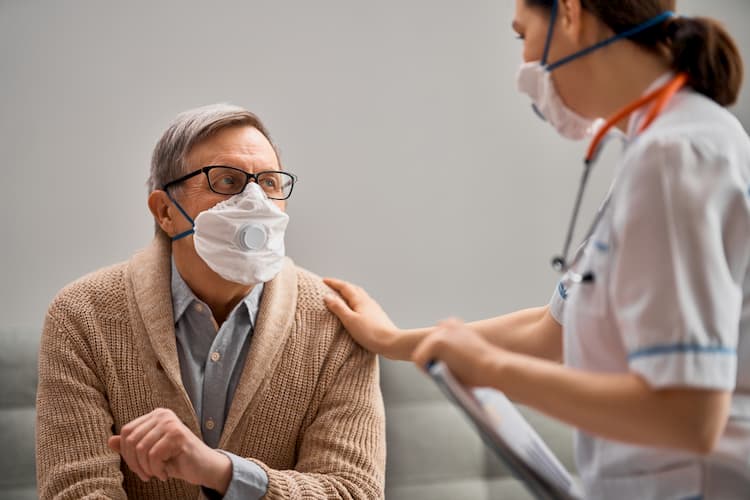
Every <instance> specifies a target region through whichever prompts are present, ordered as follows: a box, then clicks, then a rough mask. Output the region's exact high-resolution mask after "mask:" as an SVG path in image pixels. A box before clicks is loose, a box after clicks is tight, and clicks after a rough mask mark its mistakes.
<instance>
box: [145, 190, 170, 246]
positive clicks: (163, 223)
mask: <svg viewBox="0 0 750 500" xmlns="http://www.w3.org/2000/svg"><path fill="white" fill-rule="evenodd" d="M148 209H149V210H151V214H153V216H154V220H156V223H157V224H159V227H161V229H162V231H164V232H165V233H167V234H168V235H169V236H174V234H175V230H176V227H175V220H174V213H175V210H172V200H170V199H169V196H167V193H166V192H164V191H162V190H160V189H157V190H156V191H152V192H151V194H150V195H148Z"/></svg>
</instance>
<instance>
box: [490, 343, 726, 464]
mask: <svg viewBox="0 0 750 500" xmlns="http://www.w3.org/2000/svg"><path fill="white" fill-rule="evenodd" d="M496 359H497V362H496V363H495V362H493V364H492V366H491V368H490V370H491V371H492V372H493V373H492V380H493V381H496V383H495V384H493V385H495V386H496V387H497V388H498V389H500V390H502V391H503V392H505V393H506V394H507V395H508V397H510V398H511V399H513V400H514V401H516V402H519V403H522V404H525V405H528V406H531V407H533V408H536V409H537V410H539V411H541V412H543V413H545V414H547V415H550V416H552V417H554V418H557V419H559V420H562V421H564V422H567V423H569V424H571V425H573V426H575V427H577V428H579V429H581V430H583V431H585V432H587V433H590V434H595V435H598V436H601V437H604V438H607V439H612V440H616V441H621V442H626V443H630V444H637V445H648V446H660V447H669V448H677V449H682V450H686V451H691V452H696V453H708V452H710V451H711V450H712V449H713V447H714V446H715V444H716V442H717V440H718V438H719V436H720V435H721V433H722V431H723V429H724V426H725V424H726V421H727V418H728V414H729V403H730V395H729V394H728V393H726V392H724V391H714V390H699V389H683V388H677V389H665V390H652V389H651V388H650V387H649V386H648V384H647V383H646V382H645V381H644V380H643V379H642V378H641V377H640V376H639V375H637V374H634V373H629V374H600V373H590V372H583V371H580V370H575V369H572V368H569V367H566V366H563V365H559V364H554V363H550V362H548V361H544V360H539V359H533V358H530V357H528V356H521V355H517V354H513V353H504V354H503V355H500V356H497V357H496Z"/></svg>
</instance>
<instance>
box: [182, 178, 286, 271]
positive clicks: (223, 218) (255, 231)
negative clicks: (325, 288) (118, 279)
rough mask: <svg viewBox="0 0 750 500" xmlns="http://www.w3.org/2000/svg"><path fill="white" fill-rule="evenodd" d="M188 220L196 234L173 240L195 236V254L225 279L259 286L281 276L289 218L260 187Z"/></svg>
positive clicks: (185, 233) (248, 187)
mask: <svg viewBox="0 0 750 500" xmlns="http://www.w3.org/2000/svg"><path fill="white" fill-rule="evenodd" d="M173 201H174V200H173ZM174 203H177V202H176V201H174ZM178 207H179V205H178ZM180 209H181V207H180ZM181 211H182V209H181ZM183 214H184V215H185V216H186V217H188V216H187V214H185V212H184V211H183ZM188 220H190V222H191V223H192V224H193V229H192V230H189V231H185V232H184V233H182V234H180V235H177V236H175V237H174V238H172V240H173V241H175V240H178V239H180V238H183V237H185V236H188V235H189V234H193V244H194V245H195V251H196V252H197V253H198V255H199V256H200V257H201V258H202V259H203V261H204V262H205V263H206V264H207V265H208V267H210V268H211V269H212V270H213V271H214V272H215V273H216V274H218V275H219V276H221V277H222V278H224V279H225V280H227V281H231V282H233V283H240V284H243V285H257V284H259V283H266V282H268V281H270V280H272V279H273V278H274V277H275V276H276V275H277V274H279V272H280V271H281V267H282V265H283V262H284V255H285V251H284V232H285V231H286V226H287V224H288V223H289V216H288V215H287V214H286V213H285V212H283V211H282V210H281V209H280V208H279V207H278V206H276V204H275V203H274V202H273V201H271V200H270V199H269V198H268V196H266V194H265V193H264V192H263V190H262V189H261V188H260V187H259V186H258V185H257V184H256V183H254V182H252V183H249V184H248V185H247V187H245V190H244V191H243V192H241V193H239V194H236V195H234V196H232V197H231V198H229V199H227V200H225V201H222V202H220V203H217V204H216V205H214V206H213V207H211V208H210V209H208V210H205V211H203V212H201V213H200V214H198V216H197V217H196V218H195V221H192V220H191V219H190V217H188Z"/></svg>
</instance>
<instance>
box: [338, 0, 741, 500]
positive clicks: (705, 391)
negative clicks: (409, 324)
mask: <svg viewBox="0 0 750 500" xmlns="http://www.w3.org/2000/svg"><path fill="white" fill-rule="evenodd" d="M674 8H675V0H517V1H516V13H515V19H514V21H513V29H514V30H515V31H516V32H517V34H518V36H519V38H521V39H522V41H523V59H524V61H525V63H524V64H523V65H522V67H521V70H520V72H519V76H518V85H519V90H520V91H521V92H522V93H524V94H527V95H528V96H529V97H531V99H532V101H533V103H534V106H535V109H536V111H537V112H538V113H539V114H540V115H541V116H543V117H544V118H545V119H546V120H547V121H548V122H549V124H550V125H552V126H553V127H555V129H557V131H558V132H559V133H560V134H562V135H563V136H565V137H567V138H570V139H581V138H584V137H586V136H587V135H591V134H593V135H594V137H593V142H592V145H591V148H590V150H589V152H588V154H587V156H586V162H585V165H586V172H587V171H588V169H589V168H591V165H592V164H593V163H594V160H595V158H596V155H597V153H598V151H599V148H600V146H601V145H602V144H603V142H604V139H606V138H610V137H616V136H619V137H621V138H624V140H625V141H626V147H625V152H624V155H623V157H622V159H621V162H620V164H619V166H618V168H617V169H616V173H615V178H614V180H613V182H612V185H611V188H610V191H609V194H608V196H607V198H606V200H604V201H603V203H602V206H601V209H600V210H599V213H598V214H597V216H596V217H595V219H594V222H593V224H592V226H591V229H590V230H589V232H588V237H587V238H586V240H585V241H584V242H583V244H581V246H580V247H579V249H578V251H577V252H575V253H574V254H573V255H572V256H568V255H566V254H567V247H568V246H569V244H570V233H572V228H571V229H569V235H568V238H567V242H566V245H565V247H566V250H565V251H564V252H563V255H561V256H560V257H558V258H556V259H555V261H554V265H555V267H556V268H558V269H559V270H560V271H562V273H563V275H562V279H561V280H560V282H559V283H558V285H557V286H556V287H555V291H554V294H553V297H552V299H551V301H550V302H549V304H548V305H546V306H544V307H538V308H533V309H527V310H522V311H518V312H515V313H511V314H507V315H504V316H500V317H496V318H492V319H487V320H484V321H477V322H474V323H468V324H463V323H461V322H460V321H458V320H448V321H445V322H443V323H440V324H438V325H437V326H435V327H431V328H423V329H416V330H400V329H398V328H397V327H396V326H395V325H394V324H393V323H392V322H391V320H390V319H389V318H388V316H387V315H386V314H385V313H384V312H383V311H382V309H381V308H380V307H379V305H378V304H377V303H376V302H375V301H373V300H372V299H371V298H370V297H368V295H367V294H366V292H365V291H363V290H362V289H361V288H359V287H356V286H354V285H351V284H349V283H346V282H343V281H339V280H334V279H330V280H327V282H328V284H329V285H330V286H331V287H332V288H334V289H335V290H336V291H338V292H339V294H340V297H337V296H330V297H327V298H326V302H327V305H328V307H329V308H330V309H331V310H332V311H333V312H334V313H335V314H336V315H337V316H339V318H340V319H341V321H342V322H343V324H344V325H345V326H346V328H347V329H348V330H349V331H350V332H351V334H352V336H354V338H355V339H356V340H357V341H358V342H359V343H360V344H361V345H363V346H364V347H365V348H367V349H369V350H371V351H373V352H376V353H379V354H382V355H384V356H386V357H389V358H392V359H401V360H409V359H410V360H412V361H414V362H415V363H416V364H417V365H419V366H420V367H424V366H425V365H426V364H427V363H428V362H429V361H431V360H441V361H443V362H444V363H445V364H447V366H448V367H449V368H450V369H451V370H452V371H453V373H454V374H455V375H456V376H457V377H458V378H459V379H460V380H461V381H463V382H464V383H466V384H468V385H472V386H490V387H494V388H497V389H499V390H501V391H503V392H504V393H506V394H507V395H508V396H509V397H510V398H511V399H513V400H515V401H517V402H519V403H522V404H525V405H529V406H532V407H534V408H536V409H538V410H540V411H542V412H544V413H546V414H547V415H551V416H552V417H555V418H558V419H560V420H562V421H565V422H567V423H569V424H571V425H573V426H575V427H576V428H577V430H578V431H577V446H576V460H577V464H578V472H579V474H580V476H581V479H582V482H583V485H584V489H585V492H586V497H587V498H603V499H636V498H637V499H648V498H654V499H657V498H658V499H664V498H707V499H708V498H711V499H714V498H721V499H724V498H750V269H749V267H750V140H749V139H748V136H747V134H746V132H745V131H744V130H743V129H742V127H741V125H740V124H739V123H738V121H737V120H736V119H735V118H733V116H732V115H731V114H730V113H729V112H728V111H727V110H725V109H724V107H725V106H728V105H731V104H732V103H733V102H734V101H735V100H736V98H737V94H738V92H739V89H740V85H741V80H742V61H741V59H740V56H739V54H738V51H737V48H736V46H735V44H734V42H733V41H732V39H731V38H730V36H729V35H728V34H727V33H726V32H725V31H724V30H723V29H722V28H721V27H719V26H718V25H717V24H716V23H715V22H714V21H712V20H710V19H702V18H695V19H691V18H685V17H679V16H677V15H675V14H674V13H673V12H672V11H673V10H674ZM600 117H602V118H607V120H606V123H601V122H597V121H595V119H597V118H600ZM584 184H585V175H584V181H583V182H582V188H583V185H584ZM582 188H581V191H582ZM581 191H579V198H580V195H581ZM576 215H577V207H576V209H575V213H574V216H573V219H572V221H571V226H573V225H574V224H575V219H576Z"/></svg>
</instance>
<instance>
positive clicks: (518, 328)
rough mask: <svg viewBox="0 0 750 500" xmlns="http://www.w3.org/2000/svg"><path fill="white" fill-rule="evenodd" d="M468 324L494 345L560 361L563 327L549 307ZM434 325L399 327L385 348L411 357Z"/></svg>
mask: <svg viewBox="0 0 750 500" xmlns="http://www.w3.org/2000/svg"><path fill="white" fill-rule="evenodd" d="M467 326H468V327H470V328H471V329H472V330H474V331H475V332H477V333H479V334H480V335H481V336H482V337H484V338H485V339H486V340H487V341H489V342H490V343H491V344H493V345H495V346H497V347H501V348H503V349H507V350H509V351H513V352H515V353H519V354H525V355H527V356H532V357H535V358H543V359H546V360H550V361H558V362H559V361H561V360H562V327H561V326H560V323H558V322H557V321H556V320H555V319H554V318H553V317H552V315H551V314H550V312H549V306H543V307H535V308H531V309H523V310H521V311H516V312H512V313H508V314H504V315H502V316H497V317H494V318H489V319H483V320H480V321H474V322H472V323H467ZM437 328H439V327H438V326H432V327H428V328H417V329H413V330H399V331H397V332H396V333H394V334H392V336H391V337H390V338H391V344H390V346H389V347H388V352H389V353H392V354H393V356H394V358H392V359H400V360H409V359H411V357H412V355H413V353H414V349H416V347H417V345H419V343H420V342H421V341H422V340H424V339H425V338H426V337H427V336H429V335H430V334H431V333H434V332H435V331H436V329H437Z"/></svg>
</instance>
